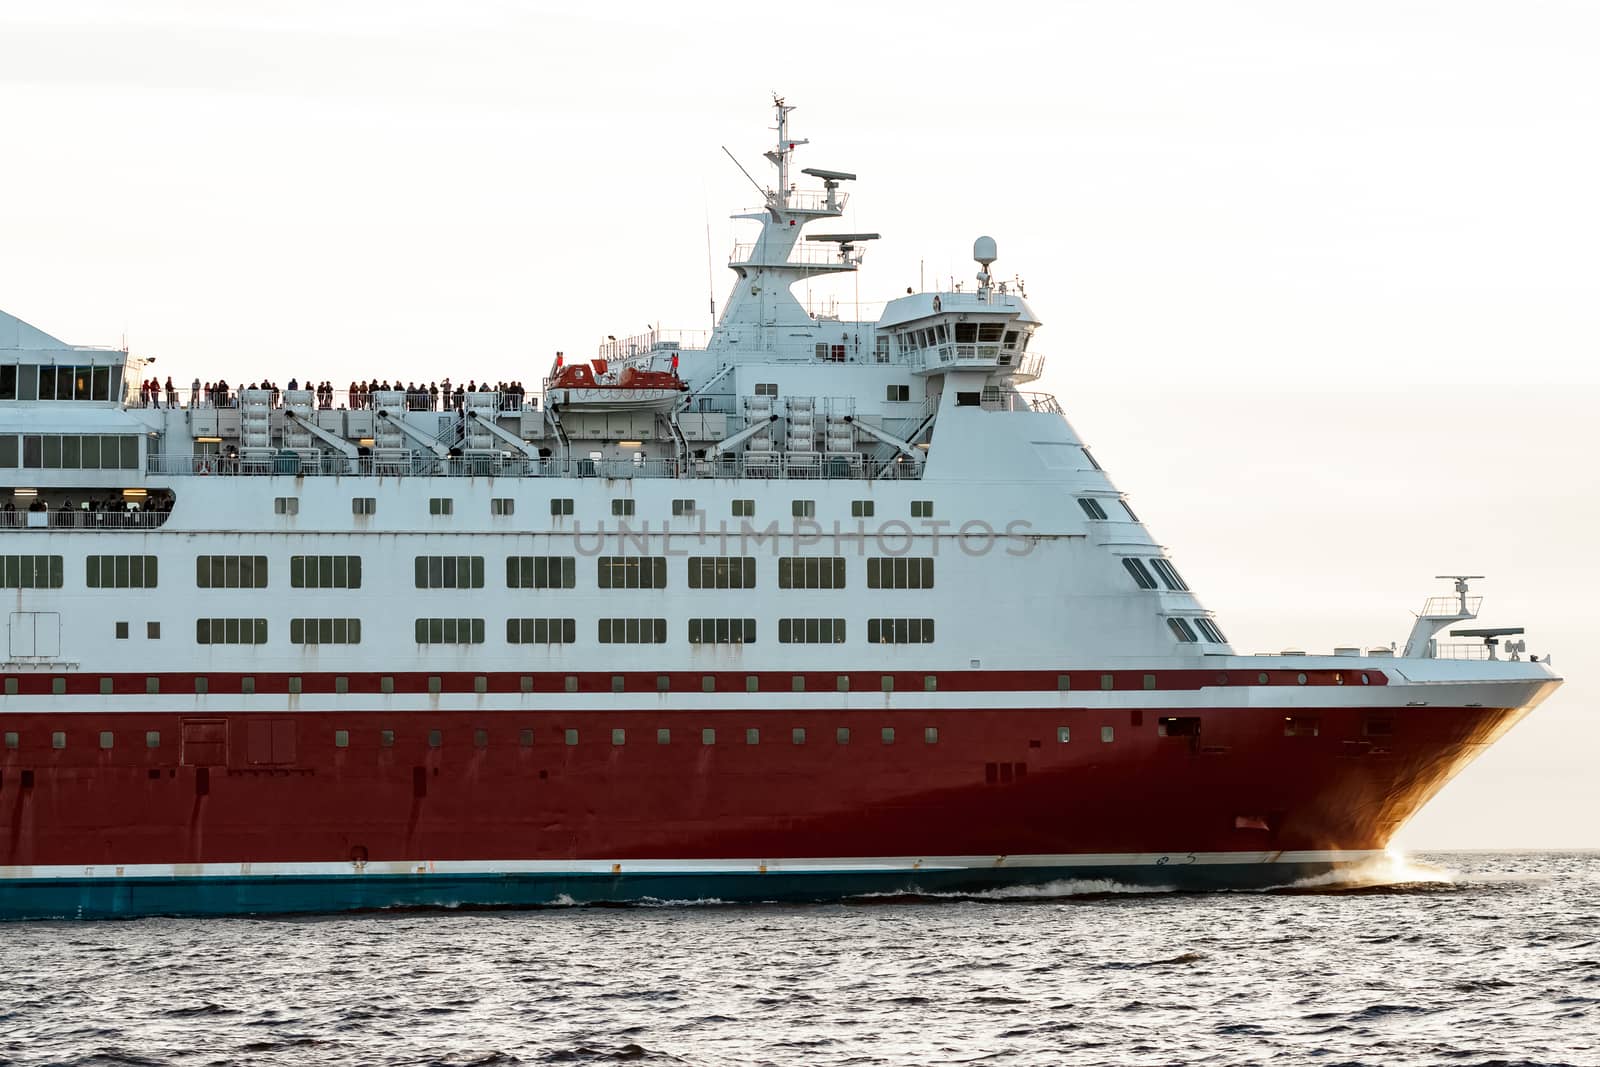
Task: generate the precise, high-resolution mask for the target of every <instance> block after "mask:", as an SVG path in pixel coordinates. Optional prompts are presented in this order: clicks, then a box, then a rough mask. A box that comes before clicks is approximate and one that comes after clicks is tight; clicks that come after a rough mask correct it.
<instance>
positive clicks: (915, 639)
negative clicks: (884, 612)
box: [867, 619, 933, 645]
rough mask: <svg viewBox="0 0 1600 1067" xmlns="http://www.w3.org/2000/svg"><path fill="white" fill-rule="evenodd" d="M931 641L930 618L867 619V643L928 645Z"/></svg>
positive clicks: (931, 622) (931, 624)
mask: <svg viewBox="0 0 1600 1067" xmlns="http://www.w3.org/2000/svg"><path fill="white" fill-rule="evenodd" d="M932 643H933V620H932V619H868V620H867V644H869V645H928V644H932Z"/></svg>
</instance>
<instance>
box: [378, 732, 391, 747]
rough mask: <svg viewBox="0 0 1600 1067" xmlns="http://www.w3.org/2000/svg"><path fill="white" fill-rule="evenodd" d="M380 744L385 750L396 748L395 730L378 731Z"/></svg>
mask: <svg viewBox="0 0 1600 1067" xmlns="http://www.w3.org/2000/svg"><path fill="white" fill-rule="evenodd" d="M378 744H379V745H381V746H382V747H384V748H393V747H394V731H393V730H379V731H378Z"/></svg>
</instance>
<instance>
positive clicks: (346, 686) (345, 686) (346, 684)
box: [333, 674, 350, 693]
mask: <svg viewBox="0 0 1600 1067" xmlns="http://www.w3.org/2000/svg"><path fill="white" fill-rule="evenodd" d="M333 691H334V692H335V693H348V692H350V679H348V678H346V677H345V676H344V675H342V674H341V675H339V676H338V677H336V678H335V679H334V680H333Z"/></svg>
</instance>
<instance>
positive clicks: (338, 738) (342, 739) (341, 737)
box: [333, 730, 350, 748]
mask: <svg viewBox="0 0 1600 1067" xmlns="http://www.w3.org/2000/svg"><path fill="white" fill-rule="evenodd" d="M333 747H334V748H349V747H350V731H349V730H335V731H334V732H333Z"/></svg>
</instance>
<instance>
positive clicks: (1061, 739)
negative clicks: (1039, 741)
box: [1056, 726, 1072, 745]
mask: <svg viewBox="0 0 1600 1067" xmlns="http://www.w3.org/2000/svg"><path fill="white" fill-rule="evenodd" d="M1071 741H1072V727H1070V726H1057V727H1056V743H1057V744H1062V745H1065V744H1068V743H1070V742H1071Z"/></svg>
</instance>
